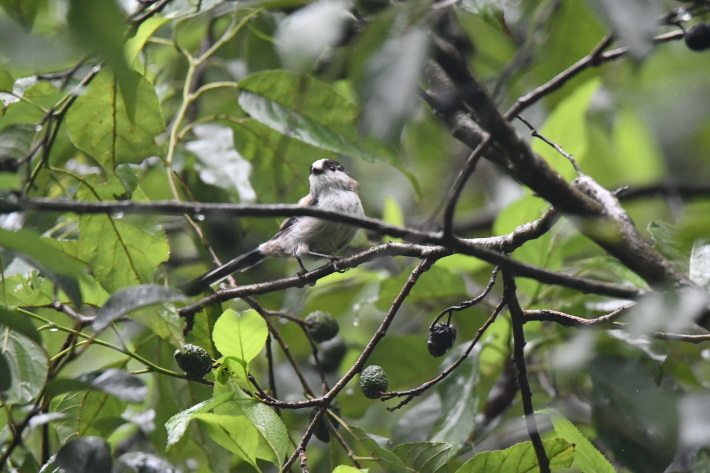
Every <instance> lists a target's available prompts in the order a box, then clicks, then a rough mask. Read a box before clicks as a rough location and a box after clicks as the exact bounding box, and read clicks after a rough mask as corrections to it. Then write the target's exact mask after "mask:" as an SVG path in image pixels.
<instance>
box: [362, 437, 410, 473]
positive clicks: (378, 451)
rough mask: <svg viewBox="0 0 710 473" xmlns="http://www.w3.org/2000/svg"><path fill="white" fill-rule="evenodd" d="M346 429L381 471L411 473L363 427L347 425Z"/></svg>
mask: <svg viewBox="0 0 710 473" xmlns="http://www.w3.org/2000/svg"><path fill="white" fill-rule="evenodd" d="M348 429H349V431H350V433H352V434H353V435H354V436H355V438H356V439H357V441H358V444H359V446H360V447H361V448H363V449H365V451H366V452H367V453H368V455H369V456H370V457H372V461H374V462H376V463H377V464H378V466H379V468H380V469H381V470H382V471H386V472H387V473H411V472H410V470H409V469H408V468H407V466H406V465H405V464H404V462H403V461H402V460H401V459H400V458H399V457H398V456H397V455H395V454H394V452H392V451H390V450H388V449H386V448H384V447H383V446H382V445H380V443H378V442H377V441H376V440H375V439H374V438H372V437H370V435H368V433H367V432H365V431H364V430H363V429H361V428H360V427H355V426H349V427H348Z"/></svg>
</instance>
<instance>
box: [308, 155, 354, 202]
mask: <svg viewBox="0 0 710 473" xmlns="http://www.w3.org/2000/svg"><path fill="white" fill-rule="evenodd" d="M308 180H309V181H310V183H311V194H316V195H317V194H320V193H321V192H324V191H326V192H327V191H329V190H349V191H356V190H357V181H355V180H354V179H353V178H352V177H350V176H349V175H348V173H347V172H346V171H345V168H344V167H343V165H342V164H340V163H339V162H337V161H333V160H332V159H319V160H318V161H316V162H314V163H313V164H311V174H310V176H309V177H308Z"/></svg>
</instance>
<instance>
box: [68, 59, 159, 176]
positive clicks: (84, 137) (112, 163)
mask: <svg viewBox="0 0 710 473" xmlns="http://www.w3.org/2000/svg"><path fill="white" fill-rule="evenodd" d="M131 75H132V77H133V78H134V79H135V80H136V84H137V86H136V103H135V107H136V113H135V119H131V118H130V117H129V115H128V113H127V111H126V106H125V104H124V101H123V98H122V95H121V91H120V90H119V89H118V83H117V80H116V78H115V77H114V75H113V73H112V72H111V70H108V69H107V70H103V71H101V72H100V73H99V74H98V75H97V76H96V77H95V78H94V80H92V81H91V83H90V84H89V86H88V87H87V88H86V90H85V91H84V93H83V94H82V95H81V96H80V97H79V98H77V100H76V102H75V103H74V104H73V105H72V107H71V108H69V111H68V112H67V116H66V125H67V131H68V132H69V138H70V139H71V141H72V143H74V145H75V146H76V147H77V148H79V149H80V150H82V151H84V152H86V153H87V154H89V155H90V156H91V157H93V158H94V159H95V160H96V161H98V162H99V163H100V164H101V165H102V166H104V167H106V168H109V169H113V168H115V167H116V165H117V164H119V163H140V162H141V161H142V160H143V159H145V158H147V157H149V156H155V155H158V154H160V149H159V148H158V146H157V145H156V143H155V139H154V138H155V136H157V135H158V134H160V133H162V132H163V131H165V124H164V121H163V116H162V112H161V110H160V103H159V102H158V97H157V96H156V94H155V90H154V89H153V86H152V85H151V84H150V83H149V82H148V81H147V80H145V79H144V78H143V77H142V76H140V75H138V74H137V73H135V72H131Z"/></svg>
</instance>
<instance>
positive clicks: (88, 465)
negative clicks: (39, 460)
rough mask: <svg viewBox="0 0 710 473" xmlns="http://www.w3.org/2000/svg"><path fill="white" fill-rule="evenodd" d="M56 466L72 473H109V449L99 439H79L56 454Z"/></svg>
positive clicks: (73, 440) (110, 462) (68, 443)
mask: <svg viewBox="0 0 710 473" xmlns="http://www.w3.org/2000/svg"><path fill="white" fill-rule="evenodd" d="M55 462H56V464H57V465H58V466H60V467H61V468H63V469H64V470H65V471H71V472H72V473H92V472H96V471H106V472H108V471H111V468H112V467H113V466H112V465H113V460H112V458H111V449H110V448H109V446H108V444H107V443H106V441H105V440H104V439H102V438H100V437H81V438H77V439H72V440H70V441H69V442H67V443H66V444H65V445H64V446H62V448H60V449H59V451H58V452H57V458H56V460H55Z"/></svg>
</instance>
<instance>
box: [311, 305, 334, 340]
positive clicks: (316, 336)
mask: <svg viewBox="0 0 710 473" xmlns="http://www.w3.org/2000/svg"><path fill="white" fill-rule="evenodd" d="M305 320H306V329H307V330H308V333H310V334H311V337H312V338H313V340H314V341H315V342H316V343H320V342H324V341H326V340H330V339H331V338H333V337H334V336H336V335H337V334H338V330H340V327H339V326H338V321H337V320H335V318H334V317H333V316H332V315H330V314H329V313H328V312H323V311H322V310H318V311H315V312H311V313H310V314H308V315H307V316H306V319H305Z"/></svg>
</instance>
